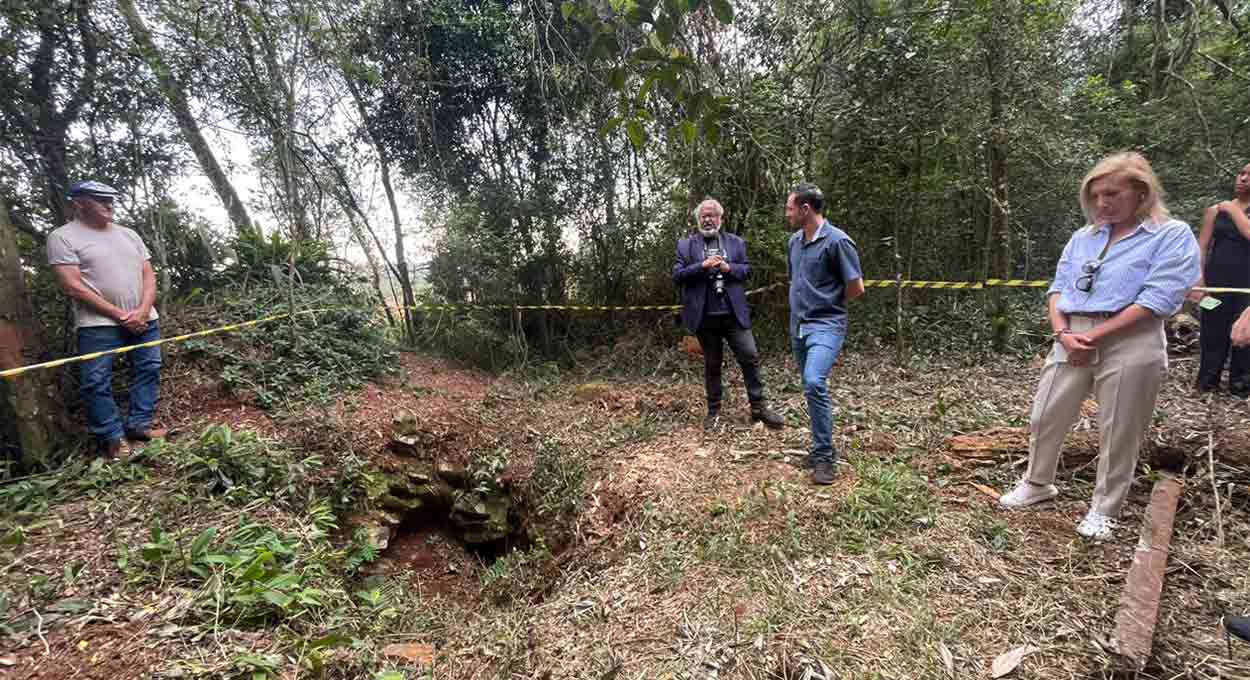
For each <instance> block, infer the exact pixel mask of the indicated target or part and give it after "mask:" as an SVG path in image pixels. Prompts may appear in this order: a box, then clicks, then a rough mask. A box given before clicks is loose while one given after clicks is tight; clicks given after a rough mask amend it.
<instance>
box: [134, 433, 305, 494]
mask: <svg viewBox="0 0 1250 680" xmlns="http://www.w3.org/2000/svg"><path fill="white" fill-rule="evenodd" d="M155 446H156V447H157V448H156V450H155V451H153V452H152V453H150V454H149V455H152V456H158V457H167V458H169V459H171V460H172V462H173V464H174V466H175V467H176V468H177V470H178V475H179V478H180V480H181V481H182V482H183V483H185V484H188V485H190V486H191V487H193V488H194V489H195V490H197V491H198V492H199V493H200V494H202V495H204V496H221V497H224V498H225V499H227V500H229V501H233V502H248V501H252V500H256V499H259V498H270V499H273V500H276V501H279V502H283V503H286V504H288V505H291V506H298V505H301V504H306V503H307V502H308V501H309V500H310V499H311V497H312V487H311V486H310V485H308V484H307V482H308V480H309V479H311V478H312V476H313V474H314V473H316V472H317V471H319V470H320V469H321V467H322V463H321V458H320V457H318V456H306V457H303V458H300V457H297V456H295V455H293V454H291V453H288V452H285V451H283V450H281V449H278V448H276V447H274V446H273V445H271V444H270V443H269V442H267V441H265V440H264V439H261V438H260V437H258V436H257V435H256V434H255V433H253V432H248V431H242V432H235V431H233V430H231V429H230V427H229V426H228V425H212V426H210V427H209V428H208V429H206V430H205V431H204V432H203V433H202V434H201V435H200V436H199V438H197V439H195V440H193V441H191V442H189V443H187V444H181V445H172V444H157V445H155Z"/></svg>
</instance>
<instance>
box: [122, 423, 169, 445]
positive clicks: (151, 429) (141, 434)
mask: <svg viewBox="0 0 1250 680" xmlns="http://www.w3.org/2000/svg"><path fill="white" fill-rule="evenodd" d="M167 436H169V430H167V429H165V428H163V427H161V426H160V425H158V424H156V423H152V424H151V425H148V426H147V427H145V428H143V429H142V430H126V439H129V440H131V441H136V442H148V441H152V440H153V439H164V438H165V437H167Z"/></svg>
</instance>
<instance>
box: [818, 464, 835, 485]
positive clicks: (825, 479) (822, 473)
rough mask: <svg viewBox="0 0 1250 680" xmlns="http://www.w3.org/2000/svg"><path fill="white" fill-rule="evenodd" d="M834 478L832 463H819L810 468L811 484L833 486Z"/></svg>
mask: <svg viewBox="0 0 1250 680" xmlns="http://www.w3.org/2000/svg"><path fill="white" fill-rule="evenodd" d="M836 476H837V471H836V470H835V469H834V467H833V463H830V462H828V461H820V462H818V463H816V464H814V465H813V466H812V484H816V485H818V486H828V485H830V484H833V478H834V477H836Z"/></svg>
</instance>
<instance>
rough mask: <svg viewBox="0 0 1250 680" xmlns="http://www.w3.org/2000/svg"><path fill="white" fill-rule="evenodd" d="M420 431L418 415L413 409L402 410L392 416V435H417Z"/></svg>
mask: <svg viewBox="0 0 1250 680" xmlns="http://www.w3.org/2000/svg"><path fill="white" fill-rule="evenodd" d="M420 431H421V428H420V427H418V426H417V416H416V415H415V414H413V413H412V412H411V411H401V412H399V413H396V414H395V416H394V417H393V418H391V435H392V436H394V437H416V436H417V434H418V433H419V432H420Z"/></svg>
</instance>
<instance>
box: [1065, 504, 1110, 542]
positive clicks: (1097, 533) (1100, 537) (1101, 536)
mask: <svg viewBox="0 0 1250 680" xmlns="http://www.w3.org/2000/svg"><path fill="white" fill-rule="evenodd" d="M1119 526H1120V523H1119V522H1117V521H1115V520H1114V519H1113V518H1111V517H1108V516H1106V515H1104V514H1102V513H1101V512H1096V511H1094V510H1090V511H1089V512H1087V513H1085V519H1082V520H1081V523H1080V524H1078V525H1076V533H1078V534H1080V535H1082V536H1084V537H1085V538H1092V539H1094V540H1095V541H1105V540H1107V539H1108V538H1111V533H1112V532H1114V531H1115V530H1116V529H1117V528H1118V527H1119Z"/></svg>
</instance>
